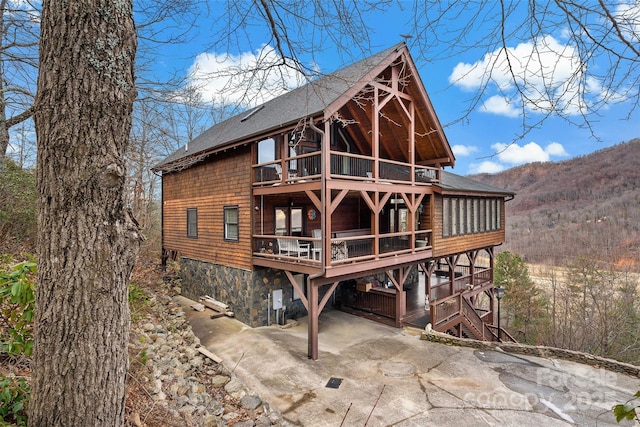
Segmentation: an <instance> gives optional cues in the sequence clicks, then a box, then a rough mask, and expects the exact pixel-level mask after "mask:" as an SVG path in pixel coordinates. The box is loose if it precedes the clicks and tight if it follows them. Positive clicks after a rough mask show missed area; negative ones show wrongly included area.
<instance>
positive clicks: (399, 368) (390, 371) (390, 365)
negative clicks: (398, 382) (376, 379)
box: [380, 362, 416, 378]
mask: <svg viewBox="0 0 640 427" xmlns="http://www.w3.org/2000/svg"><path fill="white" fill-rule="evenodd" d="M380 370H381V371H382V373H383V374H384V375H386V376H387V377H393V378H402V377H410V376H412V375H413V374H415V373H416V367H415V366H413V365H412V364H411V363H409V362H382V363H380Z"/></svg>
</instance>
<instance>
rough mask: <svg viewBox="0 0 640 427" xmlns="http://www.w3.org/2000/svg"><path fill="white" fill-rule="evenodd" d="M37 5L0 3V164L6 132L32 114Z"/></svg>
mask: <svg viewBox="0 0 640 427" xmlns="http://www.w3.org/2000/svg"><path fill="white" fill-rule="evenodd" d="M39 15H40V12H39V10H38V8H37V3H34V2H33V3H32V2H31V1H27V0H25V1H15V0H0V34H1V36H2V39H0V163H1V160H2V159H3V158H4V157H5V156H6V155H7V150H8V148H9V129H11V128H12V127H13V126H16V125H18V124H20V123H23V122H24V121H25V120H27V119H29V118H31V116H32V114H33V109H32V105H33V98H34V94H35V80H36V74H37V61H38V59H37V57H38V55H37V53H38V39H39V31H40V27H39Z"/></svg>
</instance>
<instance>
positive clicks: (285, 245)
mask: <svg viewBox="0 0 640 427" xmlns="http://www.w3.org/2000/svg"><path fill="white" fill-rule="evenodd" d="M277 240H278V254H280V255H287V256H295V257H298V258H300V257H301V256H304V257H306V258H309V247H310V246H311V245H310V244H309V243H300V242H299V241H298V239H280V238H279V239H277Z"/></svg>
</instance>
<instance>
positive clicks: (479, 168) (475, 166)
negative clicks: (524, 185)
mask: <svg viewBox="0 0 640 427" xmlns="http://www.w3.org/2000/svg"><path fill="white" fill-rule="evenodd" d="M505 169H506V167H505V166H504V165H501V164H500V163H498V162H492V161H489V160H485V161H484V162H480V163H471V164H470V165H469V173H472V174H474V173H498V172H502V171H503V170H505Z"/></svg>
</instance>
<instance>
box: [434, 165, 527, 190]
mask: <svg viewBox="0 0 640 427" xmlns="http://www.w3.org/2000/svg"><path fill="white" fill-rule="evenodd" d="M438 186H439V187H440V188H442V189H443V190H445V191H446V190H450V191H465V192H474V193H498V194H504V195H511V196H514V195H515V194H516V193H514V192H513V191H510V190H505V189H503V188H498V187H494V186H492V185H489V184H485V183H483V182H479V181H475V180H473V179H471V178H467V177H464V176H460V175H456V174H454V173H451V172H447V171H441V172H440V183H439V184H438Z"/></svg>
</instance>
